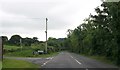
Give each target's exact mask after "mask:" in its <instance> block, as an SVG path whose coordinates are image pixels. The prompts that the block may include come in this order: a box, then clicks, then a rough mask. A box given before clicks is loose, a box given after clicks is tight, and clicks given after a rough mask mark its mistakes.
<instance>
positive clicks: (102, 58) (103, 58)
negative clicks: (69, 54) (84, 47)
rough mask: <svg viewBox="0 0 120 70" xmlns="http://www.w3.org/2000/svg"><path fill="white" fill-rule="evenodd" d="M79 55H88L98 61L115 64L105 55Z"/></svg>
mask: <svg viewBox="0 0 120 70" xmlns="http://www.w3.org/2000/svg"><path fill="white" fill-rule="evenodd" d="M80 55H82V56H85V57H89V58H91V59H95V60H98V61H100V62H103V63H107V64H111V65H114V66H116V65H115V64H114V63H113V62H112V61H110V60H108V59H107V58H106V57H105V56H98V55H96V56H94V55H93V56H90V55H85V54H80Z"/></svg>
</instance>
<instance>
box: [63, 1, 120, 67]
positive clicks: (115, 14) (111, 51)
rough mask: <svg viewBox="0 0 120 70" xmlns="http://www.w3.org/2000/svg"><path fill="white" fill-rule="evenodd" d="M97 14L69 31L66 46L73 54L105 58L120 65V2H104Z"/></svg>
mask: <svg viewBox="0 0 120 70" xmlns="http://www.w3.org/2000/svg"><path fill="white" fill-rule="evenodd" d="M95 12H96V14H95V15H92V14H90V15H89V17H88V18H87V19H85V20H84V23H82V24H81V25H79V26H78V27H77V28H75V29H74V30H71V29H69V30H68V33H69V34H68V37H67V39H66V40H65V42H64V44H65V46H66V47H67V48H68V50H70V51H72V52H76V53H82V54H87V55H99V56H105V57H106V58H107V59H108V60H110V61H112V62H113V63H115V64H117V65H120V2H103V3H102V4H101V6H99V7H96V8H95Z"/></svg>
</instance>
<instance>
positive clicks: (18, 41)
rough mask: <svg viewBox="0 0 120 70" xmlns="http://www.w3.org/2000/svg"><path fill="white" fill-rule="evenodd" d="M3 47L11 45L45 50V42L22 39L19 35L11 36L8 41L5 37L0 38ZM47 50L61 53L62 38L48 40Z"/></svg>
mask: <svg viewBox="0 0 120 70" xmlns="http://www.w3.org/2000/svg"><path fill="white" fill-rule="evenodd" d="M2 42H3V45H11V46H18V47H19V46H21V45H22V46H23V48H24V47H31V46H34V47H36V48H35V49H38V48H40V47H41V48H42V49H45V42H46V41H39V40H38V38H37V37H33V38H28V37H26V38H22V37H21V36H20V35H12V36H11V38H10V39H9V40H8V37H7V36H2ZM47 42H48V48H47V49H48V50H49V49H53V50H54V51H61V50H64V38H58V39H56V38H53V37H49V38H48V41H47Z"/></svg>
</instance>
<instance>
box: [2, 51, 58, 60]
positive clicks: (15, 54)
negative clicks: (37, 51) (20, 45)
mask: <svg viewBox="0 0 120 70" xmlns="http://www.w3.org/2000/svg"><path fill="white" fill-rule="evenodd" d="M32 52H33V51H32V50H23V51H17V52H12V53H6V54H5V55H4V56H13V57H43V58H45V57H52V56H55V55H57V54H58V52H53V53H50V54H41V55H33V54H32Z"/></svg>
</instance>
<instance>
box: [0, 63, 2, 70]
mask: <svg viewBox="0 0 120 70" xmlns="http://www.w3.org/2000/svg"><path fill="white" fill-rule="evenodd" d="M1 68H2V61H0V70H1Z"/></svg>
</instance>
